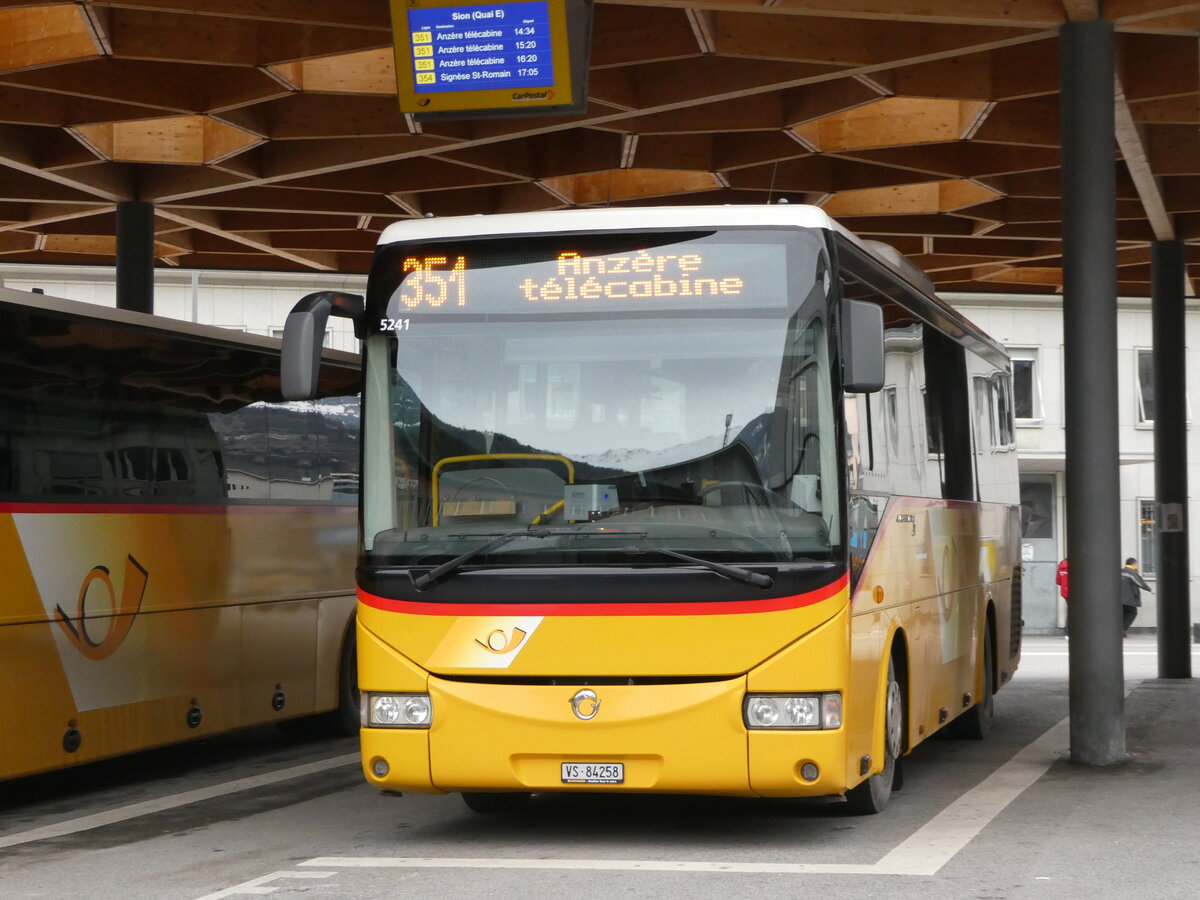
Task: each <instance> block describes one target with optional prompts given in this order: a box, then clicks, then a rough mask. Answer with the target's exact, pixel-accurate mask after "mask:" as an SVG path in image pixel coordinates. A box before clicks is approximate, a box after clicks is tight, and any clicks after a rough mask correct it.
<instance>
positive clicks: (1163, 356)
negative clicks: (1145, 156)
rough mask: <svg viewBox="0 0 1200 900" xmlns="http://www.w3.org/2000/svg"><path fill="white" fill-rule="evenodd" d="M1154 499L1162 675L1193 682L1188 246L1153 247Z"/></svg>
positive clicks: (1162, 243)
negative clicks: (1186, 302)
mask: <svg viewBox="0 0 1200 900" xmlns="http://www.w3.org/2000/svg"><path fill="white" fill-rule="evenodd" d="M1151 272H1152V274H1151V282H1152V285H1151V293H1152V297H1153V301H1154V302H1153V327H1154V493H1155V496H1156V498H1157V500H1158V560H1157V565H1156V568H1155V571H1156V573H1157V576H1156V577H1157V579H1158V584H1157V587H1156V591H1155V593H1156V594H1157V598H1156V599H1157V601H1158V677H1159V678H1191V677H1192V652H1191V639H1192V635H1191V622H1190V621H1189V619H1190V618H1191V585H1190V581H1191V579H1190V577H1189V572H1188V527H1187V522H1188V511H1187V510H1188V478H1187V459H1188V454H1187V438H1188V433H1187V391H1186V390H1185V387H1184V386H1185V385H1186V384H1187V364H1186V361H1185V357H1184V351H1185V350H1186V343H1187V342H1186V334H1185V331H1184V329H1185V324H1184V278H1185V276H1186V273H1185V271H1184V248H1183V242H1182V241H1155V242H1154V244H1152V245H1151Z"/></svg>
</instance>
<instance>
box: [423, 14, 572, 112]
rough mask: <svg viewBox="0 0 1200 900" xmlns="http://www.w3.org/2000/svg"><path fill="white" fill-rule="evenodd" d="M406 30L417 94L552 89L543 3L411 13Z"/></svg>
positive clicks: (551, 58)
mask: <svg viewBox="0 0 1200 900" xmlns="http://www.w3.org/2000/svg"><path fill="white" fill-rule="evenodd" d="M408 29H409V36H410V39H411V41H412V54H413V85H414V89H415V90H416V91H418V92H423V93H431V92H439V91H463V90H477V89H479V88H480V87H487V88H492V89H505V90H507V89H515V88H537V87H549V86H551V85H553V84H554V48H553V47H552V45H551V41H550V4H549V3H548V2H547V0H532V2H526V3H511V4H507V5H499V4H493V5H491V6H443V7H435V8H433V9H414V10H411V11H410V12H409V14H408Z"/></svg>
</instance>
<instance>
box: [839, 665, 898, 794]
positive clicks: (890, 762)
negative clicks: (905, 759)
mask: <svg viewBox="0 0 1200 900" xmlns="http://www.w3.org/2000/svg"><path fill="white" fill-rule="evenodd" d="M884 696H885V700H884V703H885V706H884V717H883V771H882V772H879V773H878V774H875V775H870V776H868V777H867V779H866V780H865V781H863V782H862V783H861V784H859V785H858V786H857V787H853V788H851V789H850V790H848V791H846V810H847V812H849V813H851V814H852V815H859V816H862V815H874V814H875V813H878V812H882V811H883V808H884V807H885V806H887V802H888V800H889V799H890V798H891V796H892V791H893V790H896V791H898V790H900V787H901V785H902V783H903V776H902V774H901V771H900V767H901V765H902V762H901V759H900V753H901V751H902V749H903V746H904V691H903V690H902V689H901V687H900V681H899V679H898V678H897V677H896V662H895V660H894V659H889V660H888V680H887V692H886V694H885V695H884Z"/></svg>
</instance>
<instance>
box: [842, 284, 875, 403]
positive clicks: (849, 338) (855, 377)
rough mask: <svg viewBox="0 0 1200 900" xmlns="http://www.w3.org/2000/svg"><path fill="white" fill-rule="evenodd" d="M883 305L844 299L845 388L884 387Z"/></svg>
mask: <svg viewBox="0 0 1200 900" xmlns="http://www.w3.org/2000/svg"><path fill="white" fill-rule="evenodd" d="M883 374H884V368H883V307H880V306H876V305H875V304H874V303H868V302H867V301H866V300H845V301H843V302H842V389H843V390H845V391H846V392H848V393H851V394H870V393H874V392H875V391H877V390H879V389H880V388H882V387H883Z"/></svg>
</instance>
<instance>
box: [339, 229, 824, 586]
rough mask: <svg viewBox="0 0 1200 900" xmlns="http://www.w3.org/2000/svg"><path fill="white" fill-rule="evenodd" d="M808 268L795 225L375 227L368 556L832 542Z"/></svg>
mask: <svg viewBox="0 0 1200 900" xmlns="http://www.w3.org/2000/svg"><path fill="white" fill-rule="evenodd" d="M827 273H828V263H827V257H826V251H825V245H824V242H823V239H822V237H821V235H820V233H819V232H809V231H804V230H800V231H797V230H794V229H791V230H787V231H783V230H778V231H758V230H755V231H747V230H728V231H711V230H710V231H705V232H688V233H680V232H662V233H652V234H647V233H640V234H637V235H628V234H620V235H613V234H606V235H602V236H600V235H597V236H588V235H568V236H562V235H554V236H550V237H544V236H535V237H528V238H522V239H520V240H516V239H513V238H506V239H491V240H478V241H472V242H454V243H430V244H423V245H419V246H414V245H411V244H405V245H393V246H391V247H386V248H384V249H382V250H381V251H380V254H379V255H378V257H377V259H376V263H375V267H374V269H373V271H372V276H371V278H372V283H371V287H370V288H369V291H368V299H367V303H368V320H369V329H370V332H371V333H370V334H369V335H368V338H367V341H366V344H365V354H366V357H367V361H366V370H367V399H366V409H365V412H364V429H365V433H366V434H367V437H366V440H365V443H364V487H363V502H364V505H363V525H364V527H363V533H364V543H365V551H366V555H367V560H368V562H369V563H370V562H374V563H377V564H380V565H387V566H427V565H438V564H440V563H444V562H446V561H447V560H454V559H456V558H458V557H460V556H462V554H464V553H472V551H479V552H478V553H477V554H474V555H473V556H472V559H471V565H473V566H477V565H484V566H488V567H494V566H528V565H534V566H555V565H586V566H592V565H604V564H609V563H620V564H625V565H628V564H630V563H631V562H636V563H637V564H639V565H644V564H652V565H656V566H657V565H663V566H666V565H680V564H686V563H681V561H680V560H679V559H678V558H675V557H672V556H670V555H669V554H663V553H660V552H655V551H656V550H668V549H669V550H673V551H676V552H683V553H687V554H691V555H694V556H698V557H703V558H704V559H706V560H713V561H724V562H726V563H734V564H737V563H763V564H768V563H774V564H784V563H791V562H795V561H804V560H823V561H824V560H830V559H832V558H835V557H836V556H837V555H838V554H839V553H840V549H841V542H842V536H841V531H842V525H841V521H840V515H839V509H840V506H841V500H840V490H841V488H840V484H841V479H840V474H839V465H840V462H839V458H838V454H837V451H836V448H837V440H836V428H835V424H834V422H835V419H834V396H835V395H834V389H833V369H832V359H833V354H832V352H831V336H830V327H829V300H828V296H829V280H830V279H829V275H828V274H827ZM526 530H528V531H529V532H530V534H529V535H528V537H526V536H525V535H524V534H523V532H524V531H526ZM497 538H503V539H502V540H497ZM484 545H489V546H486V547H485V546H484Z"/></svg>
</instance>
